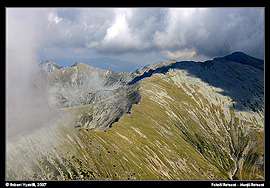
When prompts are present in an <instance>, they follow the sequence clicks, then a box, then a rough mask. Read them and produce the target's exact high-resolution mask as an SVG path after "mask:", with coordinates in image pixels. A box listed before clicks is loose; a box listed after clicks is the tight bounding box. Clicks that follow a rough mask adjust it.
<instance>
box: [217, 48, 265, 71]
mask: <svg viewBox="0 0 270 188" xmlns="http://www.w3.org/2000/svg"><path fill="white" fill-rule="evenodd" d="M213 60H215V61H221V60H226V61H234V62H238V63H241V64H245V65H249V66H252V67H255V68H258V69H260V70H264V61H263V60H261V59H257V58H255V57H252V56H249V55H247V54H245V53H244V52H233V53H232V54H230V55H226V56H224V57H216V58H214V59H213Z"/></svg>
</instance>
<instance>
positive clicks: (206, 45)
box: [42, 8, 264, 58]
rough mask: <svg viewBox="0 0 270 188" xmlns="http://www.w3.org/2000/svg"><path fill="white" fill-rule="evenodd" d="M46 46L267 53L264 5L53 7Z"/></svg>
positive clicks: (171, 54) (193, 54)
mask: <svg viewBox="0 0 270 188" xmlns="http://www.w3.org/2000/svg"><path fill="white" fill-rule="evenodd" d="M47 11H48V18H47V22H46V24H47V27H46V30H45V31H42V32H46V34H47V35H46V36H47V40H46V41H47V43H44V46H43V47H44V48H45V49H47V50H48V49H52V50H54V49H55V48H63V47H65V48H66V47H69V48H74V50H77V51H80V50H92V51H95V52H97V53H99V54H103V55H108V54H124V53H144V54H146V53H153V52H155V53H161V54H163V55H164V56H167V57H181V56H183V55H184V56H186V57H196V56H202V57H214V56H219V55H226V54H229V53H231V52H233V51H243V52H245V53H248V54H249V55H253V56H255V57H259V58H263V56H264V9H263V8H208V9H207V8H203V9H193V8H171V9H169V8H103V9H101V8H89V9H82V8H78V9H61V8H60V9H48V10H47Z"/></svg>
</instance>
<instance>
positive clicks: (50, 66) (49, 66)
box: [39, 60, 63, 72]
mask: <svg viewBox="0 0 270 188" xmlns="http://www.w3.org/2000/svg"><path fill="white" fill-rule="evenodd" d="M39 65H40V66H41V68H42V69H43V70H44V71H46V72H52V71H55V70H58V69H61V68H63V67H62V66H61V65H58V64H56V63H55V62H52V61H49V60H43V61H42V62H41V63H40V64H39Z"/></svg>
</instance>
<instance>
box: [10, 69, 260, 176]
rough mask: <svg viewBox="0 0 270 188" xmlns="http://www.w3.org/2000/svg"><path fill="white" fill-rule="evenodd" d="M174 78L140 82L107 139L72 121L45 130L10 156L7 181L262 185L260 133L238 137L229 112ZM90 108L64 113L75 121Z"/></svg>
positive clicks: (237, 124)
mask: <svg viewBox="0 0 270 188" xmlns="http://www.w3.org/2000/svg"><path fill="white" fill-rule="evenodd" d="M173 77H174V75H173V74H168V75H163V74H154V75H153V76H152V77H148V78H144V79H142V80H140V89H139V92H140V95H141V101H140V102H139V103H138V104H134V105H133V106H132V108H131V110H130V113H127V114H124V115H123V116H122V117H121V118H120V119H119V121H118V122H115V123H113V124H112V127H111V128H109V129H107V131H106V132H104V131H98V130H90V129H88V128H84V127H81V126H77V124H76V118H75V120H73V121H71V123H70V124H69V125H66V124H61V123H59V125H58V126H56V127H54V128H51V132H54V134H49V133H48V135H50V136H49V138H47V139H48V140H47V141H45V142H44V143H47V144H46V145H45V146H43V145H42V146H40V145H39V143H43V142H37V140H35V139H27V140H26V141H24V143H22V144H20V145H19V146H17V151H20V153H21V154H20V155H16V152H14V153H13V152H10V153H11V154H9V158H8V162H7V164H8V166H7V179H81V180H106V179H108V180H114V179H120V180H134V179H136V180H139V179H141V180H158V179H165V180H168V179H180V180H197V179H199V180H207V179H214V180H217V179H262V178H263V176H264V171H263V167H261V166H258V165H257V163H258V161H260V160H263V158H262V157H263V154H264V149H263V147H264V145H263V140H264V137H263V132H258V131H256V129H254V130H253V129H252V130H251V131H249V132H248V133H245V132H244V131H243V130H242V129H244V128H243V127H242V126H240V125H241V124H240V121H243V120H239V118H237V117H236V116H235V111H234V110H231V109H230V118H231V119H230V121H229V122H228V121H226V120H225V115H224V112H223V110H222V108H221V107H220V106H218V105H214V104H211V103H210V102H209V101H208V100H207V99H206V98H205V97H204V96H203V94H201V93H200V92H199V90H198V86H197V85H196V84H194V85H189V86H188V85H186V84H185V83H184V82H182V83H181V82H180V83H178V85H177V84H175V80H174V79H173ZM179 84H180V85H179ZM180 86H181V87H180ZM190 88H193V90H194V91H195V92H193V93H192V96H191V95H189V94H187V92H186V91H185V90H190ZM189 92H191V90H190V91H189ZM93 105H96V104H90V105H84V106H78V107H74V108H70V109H65V110H66V111H68V112H70V113H72V114H73V116H74V117H76V116H77V115H79V114H82V113H84V112H87V111H88V110H91V109H92V107H93ZM242 123H243V122H242ZM244 123H245V124H247V125H249V124H252V122H250V121H248V120H246V122H244ZM254 124H255V123H254ZM37 138H39V137H38V136H36V139H37ZM41 138H42V137H40V138H39V139H41ZM50 139H52V143H50ZM53 140H54V141H56V142H54V141H53ZM53 143H57V144H53ZM11 151H12V150H11ZM14 151H15V150H14ZM15 161H16V162H15ZM15 163H16V165H10V164H15Z"/></svg>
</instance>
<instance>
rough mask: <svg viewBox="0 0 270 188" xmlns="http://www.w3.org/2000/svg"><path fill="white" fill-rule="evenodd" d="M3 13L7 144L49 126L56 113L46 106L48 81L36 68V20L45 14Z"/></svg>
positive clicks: (37, 12)
mask: <svg viewBox="0 0 270 188" xmlns="http://www.w3.org/2000/svg"><path fill="white" fill-rule="evenodd" d="M6 11H7V27H6V29H7V39H6V57H7V60H6V65H7V66H6V73H7V77H6V133H7V134H6V135H7V141H8V142H10V141H16V140H20V139H21V138H22V137H24V136H26V135H29V134H32V133H34V132H36V131H37V130H39V129H41V128H44V127H47V126H49V125H50V124H52V122H54V121H55V120H56V119H57V118H58V115H59V112H58V110H56V109H55V108H52V107H51V106H50V105H49V103H48V101H49V100H48V86H47V78H46V75H45V74H43V73H42V72H41V70H40V68H39V66H38V64H37V59H38V58H37V56H36V54H37V49H38V44H39V43H40V42H42V37H43V35H42V33H41V32H38V29H42V25H41V24H40V21H39V20H38V19H40V18H41V17H42V16H43V13H44V12H43V11H38V10H36V11H29V10H28V9H7V10H6Z"/></svg>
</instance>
